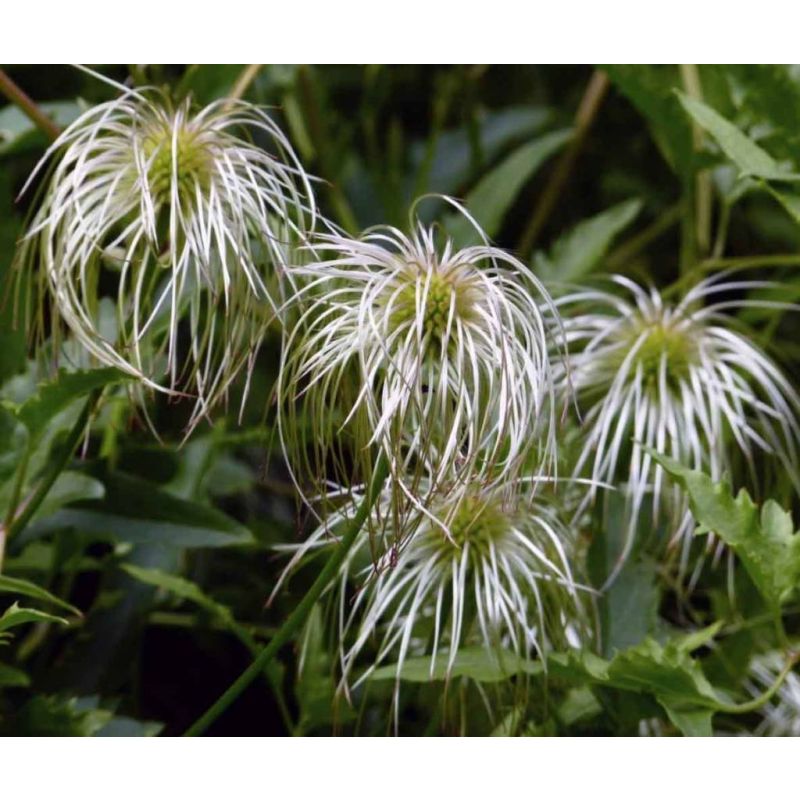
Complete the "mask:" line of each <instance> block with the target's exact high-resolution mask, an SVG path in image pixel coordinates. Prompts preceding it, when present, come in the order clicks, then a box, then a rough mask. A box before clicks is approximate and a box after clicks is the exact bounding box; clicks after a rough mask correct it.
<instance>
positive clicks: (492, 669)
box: [369, 647, 543, 683]
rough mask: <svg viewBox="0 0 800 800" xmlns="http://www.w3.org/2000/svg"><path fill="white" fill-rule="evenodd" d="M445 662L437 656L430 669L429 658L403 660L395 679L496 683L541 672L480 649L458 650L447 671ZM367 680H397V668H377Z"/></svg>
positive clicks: (509, 656) (505, 655)
mask: <svg viewBox="0 0 800 800" xmlns="http://www.w3.org/2000/svg"><path fill="white" fill-rule="evenodd" d="M448 660H449V655H448V654H447V653H440V654H438V655H437V656H436V659H435V661H434V664H433V669H431V658H430V657H429V656H420V657H415V658H407V659H406V660H405V661H404V662H403V666H402V668H401V669H400V673H399V677H400V679H401V680H404V681H410V682H412V683H429V682H430V681H443V680H446V679H447V678H448V676H449V677H450V678H471V679H472V680H474V681H478V682H480V683H497V682H499V681H504V680H507V679H508V678H509V677H511V676H513V675H517V674H519V673H520V672H528V673H531V674H537V675H538V674H541V673H542V671H543V666H542V664H541V662H538V661H526V660H524V659H520V658H518V657H517V656H516V655H514V654H513V653H511V652H503V653H498V652H495V651H492V650H488V649H486V648H483V647H465V648H463V649H461V650H459V651H458V653H457V655H456V657H455V660H454V662H453V666H452V668H451V669H450V670H449V671H448V669H447V664H448ZM369 677H370V680H374V681H380V680H394V679H395V678H397V677H398V671H397V665H396V664H388V665H386V666H384V667H379V668H378V669H376V670H375V671H374V672H373V673H372V674H371V675H370V676H369Z"/></svg>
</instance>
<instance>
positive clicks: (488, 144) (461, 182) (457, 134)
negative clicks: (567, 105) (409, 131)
mask: <svg viewBox="0 0 800 800" xmlns="http://www.w3.org/2000/svg"><path fill="white" fill-rule="evenodd" d="M552 116H553V114H552V111H551V110H550V109H547V108H537V107H532V106H530V105H525V106H514V107H511V108H504V109H498V110H492V111H487V112H485V113H483V114H482V115H481V117H480V149H481V153H482V154H483V157H484V158H485V159H486V160H487V161H488V162H489V163H492V162H493V161H494V160H495V159H496V158H498V157H499V156H500V155H501V154H502V153H503V152H505V151H506V150H508V149H509V148H510V147H512V146H513V145H514V144H515V143H518V142H523V141H525V140H527V139H530V138H531V137H532V136H533V135H535V134H538V133H540V132H541V131H542V130H543V128H544V127H545V125H547V124H549V123H550V122H551V120H552ZM428 146H429V142H428V141H418V142H415V143H414V144H413V145H412V146H411V148H410V157H411V161H412V163H413V169H414V171H415V172H417V171H418V170H419V169H420V167H421V165H422V163H423V162H424V161H425V159H426V157H427V154H428ZM472 149H473V148H472V144H471V143H470V134H469V131H468V127H467V126H466V125H463V126H461V127H459V128H456V129H454V130H448V131H443V132H442V133H441V134H440V135H439V136H438V137H437V138H436V143H435V146H434V153H433V159H432V164H431V169H430V174H429V176H428V178H429V180H428V186H427V187H426V191H431V192H438V193H440V194H459V193H460V191H461V189H462V187H463V186H465V185H466V183H467V181H468V180H469V176H470V172H471V169H472V166H473V156H472Z"/></svg>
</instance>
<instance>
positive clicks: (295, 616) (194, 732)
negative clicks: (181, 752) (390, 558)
mask: <svg viewBox="0 0 800 800" xmlns="http://www.w3.org/2000/svg"><path fill="white" fill-rule="evenodd" d="M388 474H389V467H388V464H387V463H386V459H385V458H383V457H380V458H379V459H378V462H377V464H376V466H375V472H374V473H373V476H372V480H371V482H370V485H369V489H368V491H367V494H366V496H365V497H364V499H363V500H362V501H361V505H360V506H359V507H358V510H357V511H356V513H355V516H354V517H353V518H352V519H351V520H349V521H348V522H347V523H345V524H344V525H343V528H344V533H343V534H342V537H341V541H340V542H339V546H338V547H337V548H336V549H335V550H334V551H333V553H331V555H330V557H329V558H328V560H327V562H326V563H325V566H324V567H323V568H322V570H321V571H320V573H319V575H318V576H317V579H316V580H315V581H314V583H313V584H312V585H311V588H310V589H309V590H308V591H307V592H306V594H305V596H304V597H303V599H302V600H301V601H300V602H299V603H298V604H297V606H296V607H295V609H294V611H292V613H291V614H289V616H288V617H287V618H286V622H284V623H283V625H281V627H280V629H279V630H278V632H277V633H276V634H275V636H274V637H273V638H272V640H271V641H270V643H269V644H268V645H267V646H266V647H265V648H264V649H263V650H262V651H261V653H259V655H258V657H257V658H256V659H255V660H254V661H253V663H252V664H250V666H249V667H248V668H247V669H246V670H245V671H244V672H243V673H242V674H241V675H240V676H239V677H238V678H237V679H236V680H235V681H234V682H233V683H232V684H231V685H230V686H229V687H228V688H227V689H226V690H225V692H224V693H223V694H222V695H221V696H220V697H219V699H218V700H217V701H216V702H215V703H214V704H213V705H212V706H211V707H210V708H209V709H208V710H207V711H206V712H205V714H203V716H202V717H200V719H198V720H197V721H196V722H195V723H194V724H193V725H192V726H191V727H190V728H189V729H188V730H187V731H186V733H185V734H184V736H199V735H200V734H202V733H203V732H204V731H205V730H206V729H207V728H208V726H209V725H211V724H212V723H213V722H214V721H215V720H216V719H217V718H218V717H219V716H220V714H222V713H223V712H224V711H225V710H226V709H227V708H228V707H229V706H230V705H231V703H233V701H234V700H236V698H237V697H239V695H240V694H241V693H242V692H243V691H244V690H245V689H246V688H247V687H248V686H249V685H250V683H252V681H253V680H254V679H255V678H256V677H257V676H258V675H259V674H261V672H262V671H263V670H264V668H265V667H266V665H267V664H268V663H269V662H270V660H271V659H272V658H274V656H275V655H276V654H277V652H278V650H280V648H281V647H283V645H284V644H286V643H287V642H288V641H289V640H290V639H291V638H292V636H293V635H294V634H295V633H296V632H297V631H298V630H299V629H300V626H301V625H302V624H303V622H305V619H306V617H307V616H308V615H309V613H310V612H311V609H312V608H313V607H314V604H315V603H316V602H317V600H319V598H320V596H321V595H322V593H323V592H324V591H325V589H326V588H327V587H328V586H329V584H330V582H331V580H332V579H333V578H334V577H335V576H336V573H337V572H338V570H339V567H340V566H341V565H342V563H343V562H344V559H345V557H346V556H347V553H348V552H349V551H350V548H351V547H352V546H353V542H354V541H355V539H356V536H357V535H358V532H359V531H360V530H361V528H362V526H363V525H364V523H365V522H366V520H367V517H368V516H369V513H370V511H371V510H372V507H373V506H374V505H375V502H376V501H377V499H378V496H379V495H380V493H381V489H382V488H383V484H384V482H385V481H386V478H387V476H388Z"/></svg>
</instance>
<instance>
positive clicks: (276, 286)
mask: <svg viewBox="0 0 800 800" xmlns="http://www.w3.org/2000/svg"><path fill="white" fill-rule="evenodd" d="M245 136H247V137H252V139H253V141H251V140H250V138H248V139H245V138H242V137H245ZM254 141H257V142H258V144H259V145H262V144H263V145H264V146H265V147H267V148H268V149H269V151H270V152H268V151H267V150H264V149H262V148H261V147H260V146H257V145H256V144H255V143H254ZM51 156H53V157H55V158H57V162H56V165H55V167H54V169H53V170H52V175H51V176H50V180H49V184H48V185H47V188H46V190H45V192H44V195H43V201H42V204H41V208H40V210H39V212H38V214H37V216H36V217H35V219H34V221H33V224H32V226H31V229H30V230H29V232H28V234H27V237H26V239H25V242H24V245H23V248H22V259H23V267H24V268H25V269H26V271H30V270H36V271H37V272H38V273H39V274H40V276H41V279H42V281H43V282H44V283H45V285H46V287H47V289H49V293H50V296H51V297H52V300H53V309H54V311H55V314H56V315H57V317H59V318H60V319H61V320H63V321H64V322H65V323H66V325H67V327H68V328H69V330H70V331H71V332H72V333H73V334H74V335H75V337H76V338H77V339H78V340H79V341H80V342H81V343H82V344H83V346H84V347H85V348H86V349H87V350H88V351H89V352H90V353H91V354H92V355H93V356H94V357H95V358H96V359H97V361H98V362H99V363H101V364H104V365H108V366H114V367H118V368H120V369H122V370H124V371H125V372H127V373H129V374H132V375H134V376H136V377H137V378H138V379H139V380H140V381H142V382H143V383H144V384H145V385H146V386H148V387H150V388H153V389H158V390H163V391H166V392H171V393H175V392H177V391H179V390H180V391H186V392H190V393H192V394H195V395H196V398H197V399H196V405H195V408H194V412H193V415H192V421H193V422H195V421H197V419H199V417H200V416H202V415H203V414H205V413H206V412H207V411H208V409H209V408H210V407H211V406H212V405H213V404H214V402H215V401H216V400H218V399H219V398H221V397H222V396H224V395H225V393H226V390H227V389H228V387H229V385H230V383H231V381H232V380H233V379H234V377H235V376H236V375H237V374H238V373H239V371H240V370H241V369H242V368H247V370H248V378H249V369H250V368H251V367H252V365H253V362H254V359H255V355H256V352H257V349H258V347H259V343H260V340H261V338H262V335H263V333H264V329H265V327H266V325H267V324H268V322H269V321H270V319H271V318H272V317H273V316H274V314H275V313H276V311H277V310H278V309H279V308H280V307H281V306H282V304H283V297H282V294H283V287H282V273H283V271H284V268H285V265H286V264H287V263H288V262H289V261H290V260H292V258H293V254H294V248H295V247H296V246H297V245H298V244H301V243H304V242H305V241H306V235H307V232H308V230H309V229H311V228H312V227H313V225H314V222H315V210H314V198H313V192H312V189H311V186H310V183H309V179H308V177H307V176H306V174H305V173H304V171H303V169H302V167H301V165H300V164H299V162H298V160H297V158H296V157H295V155H294V153H293V151H292V149H291V146H290V145H289V142H288V141H287V139H286V137H285V136H284V135H283V134H282V133H281V131H280V129H279V128H278V127H277V125H276V124H275V123H274V122H273V121H272V119H271V118H270V116H269V115H268V114H267V113H266V112H264V111H262V110H260V109H258V108H255V107H253V106H251V105H249V104H247V103H245V102H242V101H228V100H223V101H219V102H216V103H212V104H211V105H209V106H207V107H205V108H203V109H200V110H196V109H194V108H193V107H192V105H191V103H190V101H188V100H187V101H186V102H183V103H181V104H180V105H178V106H174V105H172V103H171V102H170V100H169V99H168V98H167V97H165V96H164V95H162V94H161V93H160V92H158V91H155V90H136V91H132V90H131V91H125V92H124V93H123V94H122V95H121V96H120V97H118V98H117V99H115V100H112V101H111V102H107V103H103V104H101V105H98V106H95V107H94V108H92V109H90V110H89V111H87V112H86V113H84V114H83V115H82V116H81V117H80V118H79V119H78V120H76V121H75V122H74V123H73V124H72V125H70V127H69V128H67V129H66V130H65V131H64V133H63V134H62V135H61V136H60V137H59V139H58V141H56V142H55V144H54V145H53V146H52V148H51V149H50V150H49V151H48V153H47V155H46V156H45V159H44V160H47V159H49V158H50V157H51ZM44 160H43V163H44ZM276 273H277V276H276ZM107 293H110V294H111V296H112V297H113V296H115V299H116V333H115V335H113V334H112V335H109V334H108V332H107V330H108V326H107V325H102V326H101V319H100V314H99V308H100V303H99V299H100V297H101V296H102V295H104V294H107ZM54 328H55V329H56V330H57V325H56V326H54Z"/></svg>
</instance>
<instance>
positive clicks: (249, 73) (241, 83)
mask: <svg viewBox="0 0 800 800" xmlns="http://www.w3.org/2000/svg"><path fill="white" fill-rule="evenodd" d="M263 66H264V65H263V64H248V65H247V66H246V67H245V68H244V69H243V70H242V71H241V72H240V73H239V77H238V78H237V79H236V83H234V84H233V88H232V89H231V92H230V94H229V95H228V98H227V99H228V105H233V103H234V102H235V101H236V100H241V99H242V98H243V97H244V93H245V92H246V91H247V90H248V89H249V88H250V84H251V83H252V82H253V81H254V80H255V78H256V75H258V73H259V71H260V69H261V67H263Z"/></svg>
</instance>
